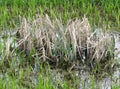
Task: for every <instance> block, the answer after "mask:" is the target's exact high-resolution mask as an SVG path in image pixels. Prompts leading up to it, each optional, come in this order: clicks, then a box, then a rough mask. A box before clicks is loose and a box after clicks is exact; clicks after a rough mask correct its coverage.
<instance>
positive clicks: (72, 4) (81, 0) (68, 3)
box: [0, 0, 120, 89]
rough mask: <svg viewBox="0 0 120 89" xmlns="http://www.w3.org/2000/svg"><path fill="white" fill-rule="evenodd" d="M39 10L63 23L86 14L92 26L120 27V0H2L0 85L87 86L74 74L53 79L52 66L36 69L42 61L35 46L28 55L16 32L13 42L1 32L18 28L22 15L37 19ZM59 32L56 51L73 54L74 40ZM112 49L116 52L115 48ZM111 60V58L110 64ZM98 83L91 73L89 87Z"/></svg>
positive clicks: (1, 88) (115, 88)
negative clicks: (73, 75)
mask: <svg viewBox="0 0 120 89" xmlns="http://www.w3.org/2000/svg"><path fill="white" fill-rule="evenodd" d="M36 14H40V15H41V16H43V17H44V16H45V14H48V15H49V16H50V18H51V19H53V20H54V19H55V18H58V19H60V20H61V23H62V24H63V25H64V26H66V24H67V21H69V20H71V19H73V20H74V19H76V18H80V19H81V18H82V17H84V15H85V16H86V17H87V18H88V20H89V21H90V24H91V26H92V27H100V28H105V29H106V28H110V29H112V30H113V31H114V30H118V31H120V0H73V1H72V0H46V1H44V0H0V89H33V88H34V89H58V85H59V87H60V88H61V89H76V87H77V86H79V84H80V83H82V86H84V82H85V80H79V78H78V80H77V79H75V77H73V81H72V82H71V81H70V80H67V79H66V80H65V81H64V82H61V81H60V80H59V79H58V80H57V83H53V81H52V75H51V72H50V71H51V69H50V67H48V68H47V69H48V70H47V69H46V68H45V67H44V66H43V68H42V67H41V68H39V69H38V72H37V73H34V69H33V68H34V67H33V66H34V65H32V64H34V61H36V63H38V64H39V61H40V60H39V57H36V58H35V59H33V55H34V54H35V53H36V50H35V49H34V48H33V49H32V51H31V52H30V54H29V55H27V56H28V57H26V53H25V52H23V51H21V50H20V49H19V48H16V47H15V44H16V43H17V39H16V38H15V37H16V35H13V38H12V39H13V41H12V42H9V40H10V39H8V38H9V36H8V34H3V35H2V33H3V32H5V31H6V32H9V31H14V29H16V28H18V27H19V26H20V25H21V22H22V21H21V20H22V17H26V18H27V19H29V20H34V19H35V17H36ZM59 36H60V37H59V38H58V39H57V40H58V43H59V44H60V45H59V51H58V50H57V47H58V46H57V45H58V44H56V48H54V49H52V52H53V54H54V55H58V56H59V55H60V56H61V55H62V56H61V58H62V57H65V56H66V55H67V57H68V58H72V57H73V56H71V55H74V53H75V52H73V53H72V54H70V53H71V50H73V51H74V50H75V48H74V43H75V42H73V45H72V48H71V47H70V45H71V43H69V42H68V43H67V42H66V43H67V44H66V45H65V44H64V42H65V40H66V39H65V37H64V35H63V32H62V31H61V30H60V29H59ZM10 38H11V36H10ZM61 38H62V41H61ZM8 44H10V45H8ZM64 45H65V47H64ZM108 49H109V48H108ZM13 50H14V51H13ZM111 51H112V52H113V50H111ZM112 52H111V53H112ZM60 53H62V54H60ZM64 54H65V55H64ZM37 55H38V54H37ZM73 58H74V57H73ZM18 59H19V60H18ZM63 59H65V58H62V60H63ZM110 64H111V62H110V63H109V64H108V65H110ZM106 65H107V64H106ZM65 67H66V66H65ZM66 69H67V68H66ZM100 69H102V68H101V67H100V65H99V64H98V65H97V67H96V69H95V70H93V72H96V71H98V70H100ZM36 75H37V78H38V82H37V83H36V84H34V83H32V82H31V80H30V78H32V77H35V76H36ZM32 84H33V85H32ZM95 86H96V81H95V78H94V76H92V77H91V83H90V87H89V88H91V89H95ZM89 88H88V89H89ZM119 88H120V86H119V85H117V84H113V85H112V89H119Z"/></svg>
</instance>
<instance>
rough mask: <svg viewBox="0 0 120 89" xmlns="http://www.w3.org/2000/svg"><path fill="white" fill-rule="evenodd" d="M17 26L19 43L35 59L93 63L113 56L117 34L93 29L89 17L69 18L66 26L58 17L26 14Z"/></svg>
mask: <svg viewBox="0 0 120 89" xmlns="http://www.w3.org/2000/svg"><path fill="white" fill-rule="evenodd" d="M20 24H21V25H20V27H19V29H18V46H19V48H20V49H21V50H24V51H25V53H26V54H27V55H29V54H30V53H31V52H32V51H33V50H35V53H33V54H32V57H33V60H34V58H35V57H38V58H39V61H40V62H46V61H49V62H50V63H55V64H56V65H57V66H62V65H65V63H75V64H76V62H77V61H79V62H80V63H83V64H87V65H89V64H90V65H91V64H92V65H91V67H94V64H95V65H96V64H97V63H102V64H104V67H105V62H106V61H108V60H111V59H112V60H113V58H114V37H113V36H112V35H111V34H110V32H109V31H103V30H102V29H94V30H92V28H91V26H90V24H89V21H88V19H87V18H86V17H84V18H83V19H82V20H80V19H75V20H71V21H68V23H67V25H66V26H64V25H63V24H62V21H60V20H58V19H57V18H56V19H54V20H51V19H50V18H49V16H48V15H46V16H45V17H42V16H40V15H38V16H36V18H35V19H34V20H33V21H30V20H27V19H26V18H23V19H22V21H21V23H20Z"/></svg>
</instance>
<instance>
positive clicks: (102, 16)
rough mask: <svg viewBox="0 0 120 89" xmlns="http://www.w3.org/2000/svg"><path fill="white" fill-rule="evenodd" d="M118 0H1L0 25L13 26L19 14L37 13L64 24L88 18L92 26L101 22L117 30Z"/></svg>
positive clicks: (119, 3) (119, 17)
mask: <svg viewBox="0 0 120 89" xmlns="http://www.w3.org/2000/svg"><path fill="white" fill-rule="evenodd" d="M119 8H120V0H100V1H98V0H89V1H88V0H79V1H78V0H74V1H70V0H60V1H58V0H53V1H51V0H47V1H43V0H22V1H20V0H13V1H11V0H5V1H4V0H1V1H0V21H1V23H0V27H1V28H3V29H4V28H5V27H8V26H9V27H15V26H17V24H18V25H19V15H20V16H25V17H27V18H33V17H34V16H35V15H36V14H37V13H39V14H45V13H47V14H49V16H50V17H51V18H55V16H56V17H57V18H59V19H62V21H63V23H64V24H65V23H66V22H67V21H68V20H69V19H74V18H76V17H77V18H82V17H83V16H84V15H86V17H88V18H89V21H90V23H91V24H92V25H93V26H94V25H97V26H100V27H101V26H102V25H103V23H104V24H106V25H107V27H109V26H110V27H111V29H115V30H119V28H120V26H119V22H120V9H119Z"/></svg>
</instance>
